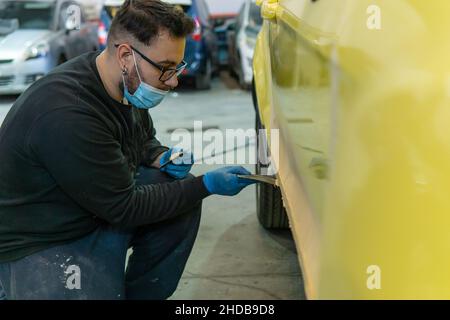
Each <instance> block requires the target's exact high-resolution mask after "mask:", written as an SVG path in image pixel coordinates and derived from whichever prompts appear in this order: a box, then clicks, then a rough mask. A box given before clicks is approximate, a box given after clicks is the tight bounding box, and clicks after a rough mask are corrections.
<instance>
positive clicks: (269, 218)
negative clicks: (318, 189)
mask: <svg viewBox="0 0 450 320" xmlns="http://www.w3.org/2000/svg"><path fill="white" fill-rule="evenodd" d="M252 93H253V97H254V99H256V94H255V89H254V85H253V86H252ZM254 103H255V104H256V103H257V102H256V101H255V102H254ZM255 119H256V121H255V128H256V146H257V148H256V153H257V154H256V156H257V157H256V159H257V161H256V168H255V169H256V170H255V171H256V174H267V171H268V167H269V166H268V165H265V164H262V163H261V162H260V161H259V160H260V157H259V156H258V152H259V150H263V145H262V143H263V141H261V139H260V136H259V134H258V132H259V130H261V129H264V126H263V125H262V123H261V121H260V119H259V114H258V109H257V108H256V117H255ZM261 156H264V155H261ZM264 163H266V161H264ZM256 213H257V215H258V220H259V222H260V224H261V225H262V226H263V227H264V228H266V229H286V228H289V220H288V216H287V213H286V209H285V208H284V206H283V199H282V195H281V190H280V188H278V187H275V186H272V185H270V184H267V183H257V184H256Z"/></svg>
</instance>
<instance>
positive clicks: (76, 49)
mask: <svg viewBox="0 0 450 320" xmlns="http://www.w3.org/2000/svg"><path fill="white" fill-rule="evenodd" d="M97 28H98V23H95V22H89V21H85V20H84V17H83V12H82V11H81V8H80V6H79V5H77V3H76V2H74V1H70V0H28V1H25V0H20V1H17V0H14V1H9V0H0V94H20V93H22V92H23V91H25V90H26V89H27V88H28V87H29V86H30V85H31V84H32V83H33V82H34V81H36V80H38V79H40V78H41V77H43V76H44V75H45V74H47V73H48V72H49V71H51V70H52V69H53V68H54V67H55V66H57V65H59V64H61V63H63V62H65V61H67V60H69V59H71V58H73V57H76V56H78V55H80V54H82V53H84V52H88V51H91V50H97V49H98V46H99V44H98V37H97Z"/></svg>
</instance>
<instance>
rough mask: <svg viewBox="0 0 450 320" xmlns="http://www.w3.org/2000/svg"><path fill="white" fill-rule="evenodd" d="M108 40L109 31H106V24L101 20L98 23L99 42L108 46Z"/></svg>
mask: <svg viewBox="0 0 450 320" xmlns="http://www.w3.org/2000/svg"><path fill="white" fill-rule="evenodd" d="M107 40H108V32H106V27H105V24H104V23H103V22H102V21H100V22H99V23H98V43H99V44H100V45H101V46H106V42H107Z"/></svg>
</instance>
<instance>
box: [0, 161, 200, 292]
mask: <svg viewBox="0 0 450 320" xmlns="http://www.w3.org/2000/svg"><path fill="white" fill-rule="evenodd" d="M190 177H191V176H190ZM190 177H188V178H190ZM170 181H172V178H170V177H169V176H167V175H166V174H164V173H161V172H160V171H159V170H157V169H150V168H146V167H141V168H140V169H139V172H138V174H137V176H136V183H137V184H154V183H164V182H170ZM201 205H202V204H201V202H200V203H198V204H197V206H196V207H195V208H194V209H193V210H190V211H188V212H184V213H181V214H180V215H179V216H178V217H176V218H174V219H171V220H167V221H164V222H159V223H156V224H152V225H148V226H143V227H139V228H136V229H133V230H130V231H125V230H119V229H116V228H113V227H111V226H104V227H99V228H97V229H96V230H95V231H94V232H92V233H90V234H89V235H88V236H86V237H83V238H81V239H79V240H76V241H74V242H71V243H69V244H65V245H61V246H56V247H52V248H49V249H46V250H43V251H41V252H38V253H35V254H32V255H30V256H28V257H25V258H23V259H21V260H18V261H14V262H11V263H4V264H0V300H1V299H2V298H3V299H8V300H9V299H11V300H14V299H19V300H24V299H25V300H34V299H55V300H60V299H101V300H103V299H107V300H109V299H166V298H168V297H170V296H171V295H172V293H173V292H174V291H175V289H176V287H177V285H178V282H179V280H180V278H181V275H182V273H183V270H184V267H185V265H186V262H187V259H188V257H189V255H190V253H191V249H192V247H193V245H194V241H195V238H196V236H197V232H198V228H199V223H200V216H201ZM129 248H132V249H133V253H132V254H131V256H130V257H129V261H128V264H127V266H126V270H125V261H126V256H127V251H128V249H129Z"/></svg>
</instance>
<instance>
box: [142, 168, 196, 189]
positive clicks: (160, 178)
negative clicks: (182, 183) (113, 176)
mask: <svg viewBox="0 0 450 320" xmlns="http://www.w3.org/2000/svg"><path fill="white" fill-rule="evenodd" d="M194 178H195V176H194V175H193V174H191V173H188V175H187V176H186V177H185V178H183V179H181V180H184V179H194ZM176 180H177V179H176V178H174V177H171V176H170V175H168V174H167V173H165V172H161V171H160V170H159V169H157V168H149V167H145V166H140V167H139V170H138V172H137V173H136V183H137V184H138V185H147V184H157V183H168V182H173V181H176Z"/></svg>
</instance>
